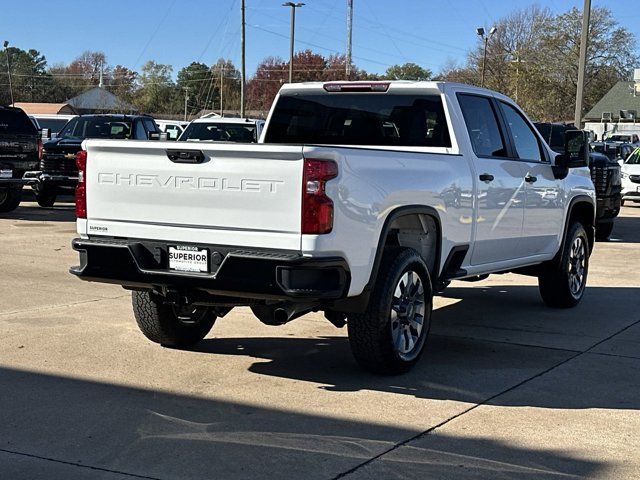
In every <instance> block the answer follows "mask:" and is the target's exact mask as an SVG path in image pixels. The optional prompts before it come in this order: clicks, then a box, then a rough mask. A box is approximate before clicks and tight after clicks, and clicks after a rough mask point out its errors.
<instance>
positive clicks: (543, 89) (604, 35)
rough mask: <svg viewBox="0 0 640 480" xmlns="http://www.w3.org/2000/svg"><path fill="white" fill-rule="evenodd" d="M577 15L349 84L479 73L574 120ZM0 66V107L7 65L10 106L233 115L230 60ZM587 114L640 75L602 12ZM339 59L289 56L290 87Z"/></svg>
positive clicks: (261, 101)
mask: <svg viewBox="0 0 640 480" xmlns="http://www.w3.org/2000/svg"><path fill="white" fill-rule="evenodd" d="M581 19H582V12H581V11H579V10H578V9H576V8H572V9H571V10H568V11H566V12H563V13H559V14H553V13H552V12H551V11H550V10H549V9H545V8H541V7H537V6H532V7H529V8H525V9H518V10H514V11H513V12H512V13H510V14H509V15H506V16H505V17H503V18H501V19H499V20H498V21H497V22H496V23H495V27H496V32H495V34H493V35H492V36H491V37H490V38H489V41H488V43H487V55H486V64H485V60H484V55H483V54H484V42H483V40H482V39H480V38H478V42H477V44H476V45H475V46H474V47H473V48H472V49H470V51H469V52H468V54H467V56H466V58H465V59H464V61H463V62H461V63H460V62H454V61H451V62H448V63H447V64H446V65H445V67H444V68H443V69H442V71H440V72H437V73H434V72H432V71H431V70H429V69H428V68H425V67H422V66H420V65H417V64H415V63H405V64H401V65H393V66H390V67H389V68H388V69H387V70H386V71H385V72H384V73H382V74H380V73H371V72H367V71H365V70H363V69H360V68H358V67H357V65H351V68H350V72H351V73H350V76H349V80H385V79H388V80H447V81H458V82H463V83H468V84H475V85H477V84H479V83H480V73H481V71H482V69H483V67H484V68H485V70H486V75H485V76H486V79H485V85H486V86H487V87H488V88H491V89H494V90H497V91H499V92H502V93H504V94H506V95H508V96H510V97H512V98H514V99H515V100H516V101H517V102H518V103H519V104H520V105H521V106H522V107H523V108H524V109H525V111H527V112H528V113H529V114H530V115H531V116H532V117H533V118H535V119H537V120H548V121H558V120H566V119H571V118H572V117H573V110H574V98H575V92H576V84H577V76H578V54H579V48H580V29H581ZM7 54H8V55H1V56H0V85H2V88H0V104H8V103H10V94H9V89H8V83H9V82H8V80H9V79H8V75H7V70H8V69H7V63H6V62H7V56H8V58H9V62H10V69H11V74H12V76H11V80H12V84H13V93H14V99H15V101H16V102H20V101H22V102H56V103H62V102H65V101H66V100H68V99H70V98H72V97H74V96H76V95H78V94H80V93H82V92H83V91H85V90H87V89H89V88H91V87H94V86H97V85H98V84H99V83H100V81H101V79H102V84H103V86H104V88H106V89H107V90H109V91H110V92H112V93H114V94H115V95H117V96H118V97H119V98H121V99H122V100H124V101H125V102H127V103H129V104H131V105H132V106H133V107H134V108H135V109H137V110H139V111H141V112H146V113H152V114H165V115H177V114H181V113H183V112H184V108H185V97H186V99H187V112H188V114H189V115H191V116H192V115H195V114H196V113H198V112H199V111H201V110H206V109H208V110H219V109H220V108H221V104H222V106H223V107H224V109H225V110H236V111H237V110H239V104H240V81H241V80H240V72H239V71H238V69H237V68H236V66H235V65H234V64H233V62H232V61H231V60H229V59H223V58H221V59H218V61H217V62H215V63H213V64H211V65H207V64H205V63H202V62H192V63H190V64H189V65H187V66H185V67H184V68H182V69H180V70H179V71H178V72H177V74H176V75H175V77H174V70H173V66H171V65H167V64H161V63H157V62H155V61H153V60H149V61H148V62H146V63H145V64H144V65H143V66H142V67H141V68H140V70H139V71H134V70H132V69H130V68H127V67H125V66H123V65H115V66H112V65H110V64H109V63H108V61H107V57H106V55H105V53H104V52H91V51H87V52H84V53H82V54H81V55H80V56H78V57H77V58H76V59H74V60H73V61H71V62H70V63H69V64H57V65H51V66H49V65H48V64H47V60H46V58H45V56H44V55H43V54H42V53H40V52H38V51H37V50H33V49H31V50H21V49H19V48H16V47H9V48H8V49H7ZM587 57H588V58H587V75H586V83H585V102H584V103H585V111H586V110H588V109H590V108H591V107H592V106H593V105H594V104H595V102H597V101H598V100H599V99H600V98H601V97H602V95H604V94H605V93H606V92H607V91H608V90H609V89H610V88H611V87H612V86H613V85H614V84H615V83H616V82H617V81H619V80H628V79H630V75H631V72H632V69H633V68H634V67H637V66H640V65H639V63H638V60H639V59H638V55H637V53H636V40H635V36H634V34H633V33H632V32H630V31H629V30H628V29H627V28H625V27H622V26H621V25H620V24H619V23H618V22H617V21H616V20H615V19H614V18H613V16H612V14H611V11H610V10H609V9H608V8H606V7H595V8H594V9H593V11H592V14H591V24H590V44H589V49H588V54H587ZM346 66H347V65H346V58H345V56H344V55H341V54H334V55H329V56H324V55H322V54H319V53H317V52H313V51H311V50H304V51H299V52H297V53H296V54H295V56H294V71H293V81H294V82H302V81H332V80H345V79H346V71H347V69H346ZM288 76H289V62H288V60H284V59H282V58H280V57H268V58H265V59H264V60H263V61H261V62H260V63H259V64H258V66H257V68H256V71H255V72H254V73H253V75H251V76H250V77H249V79H248V80H247V84H246V107H247V110H257V111H262V112H264V111H267V110H268V109H269V106H270V105H271V102H272V101H273V98H274V97H275V95H276V93H277V92H278V90H279V88H280V86H281V85H282V84H283V83H285V82H287V81H288Z"/></svg>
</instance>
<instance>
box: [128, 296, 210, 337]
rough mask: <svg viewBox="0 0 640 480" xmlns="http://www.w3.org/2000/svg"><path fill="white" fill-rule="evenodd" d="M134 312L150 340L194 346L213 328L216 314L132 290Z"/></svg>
mask: <svg viewBox="0 0 640 480" xmlns="http://www.w3.org/2000/svg"><path fill="white" fill-rule="evenodd" d="M131 299H132V303H133V314H134V316H135V318H136V322H137V323H138V327H139V328H140V331H141V332H142V333H143V334H144V336H145V337H147V338H148V339H149V340H151V341H152V342H155V343H159V344H161V345H166V346H171V347H189V346H192V345H195V344H196V343H198V342H199V341H200V340H202V339H203V338H204V337H206V336H207V333H209V331H210V330H211V327H213V324H214V323H215V321H216V315H215V314H214V313H213V312H212V311H211V309H210V308H209V307H201V306H195V305H185V306H180V307H178V306H176V305H172V304H169V303H164V301H163V299H162V297H160V296H159V295H156V294H154V293H152V292H132V295H131Z"/></svg>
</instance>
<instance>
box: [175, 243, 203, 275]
mask: <svg viewBox="0 0 640 480" xmlns="http://www.w3.org/2000/svg"><path fill="white" fill-rule="evenodd" d="M169 269H170V270H177V271H180V272H208V271H209V252H208V251H207V250H206V249H200V248H198V247H192V246H188V245H177V246H175V247H171V246H170V247H169Z"/></svg>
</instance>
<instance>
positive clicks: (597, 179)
mask: <svg viewBox="0 0 640 480" xmlns="http://www.w3.org/2000/svg"><path fill="white" fill-rule="evenodd" d="M535 126H536V128H537V129H538V131H539V132H540V134H541V135H542V137H543V138H544V139H545V140H546V141H547V143H548V145H549V146H550V147H551V148H552V149H553V150H554V151H556V152H558V153H564V134H565V132H566V131H567V130H575V127H574V126H573V125H564V124H560V123H536V124H535ZM589 170H590V171H591V180H592V181H593V185H594V186H595V187H596V201H597V204H596V238H597V239H598V240H607V239H608V238H609V236H610V235H611V231H612V230H613V221H614V220H615V218H616V217H617V216H618V214H619V213H620V206H621V201H622V180H621V178H622V177H621V175H620V165H619V164H618V162H617V161H616V159H615V158H612V157H610V156H607V155H605V154H603V153H602V152H599V151H597V150H594V149H592V150H591V152H590V154H589Z"/></svg>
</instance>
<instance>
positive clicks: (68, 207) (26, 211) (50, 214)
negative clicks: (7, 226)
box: [0, 193, 76, 222]
mask: <svg viewBox="0 0 640 480" xmlns="http://www.w3.org/2000/svg"><path fill="white" fill-rule="evenodd" d="M0 218H3V219H4V218H6V219H13V220H27V221H37V222H42V221H46V222H75V221H76V211H75V203H74V198H73V197H71V196H64V197H60V198H59V199H58V200H57V201H56V203H55V205H54V206H53V207H50V208H43V207H41V206H39V205H38V204H37V203H35V198H33V195H31V194H30V193H29V194H26V193H25V194H24V195H23V200H22V202H21V203H20V206H19V207H18V208H17V209H15V210H14V211H13V212H9V213H3V214H2V217H0Z"/></svg>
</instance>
